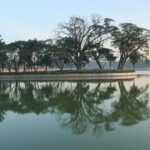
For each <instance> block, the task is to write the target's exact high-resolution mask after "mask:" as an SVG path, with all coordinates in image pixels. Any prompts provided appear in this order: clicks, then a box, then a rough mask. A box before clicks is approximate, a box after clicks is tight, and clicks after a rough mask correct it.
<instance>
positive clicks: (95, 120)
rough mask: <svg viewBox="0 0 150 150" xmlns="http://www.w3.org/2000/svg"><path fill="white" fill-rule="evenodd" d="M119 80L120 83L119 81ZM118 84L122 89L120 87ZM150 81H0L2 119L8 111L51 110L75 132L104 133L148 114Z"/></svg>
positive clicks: (133, 122)
mask: <svg viewBox="0 0 150 150" xmlns="http://www.w3.org/2000/svg"><path fill="white" fill-rule="evenodd" d="M117 83H118V84H117ZM118 88H119V91H120V92H119V91H118V90H117V89H118ZM148 89H149V87H148V85H145V86H144V87H138V86H136V85H135V84H134V83H133V85H132V86H130V87H129V88H127V87H126V86H125V82H123V81H118V82H101V81H97V82H95V83H91V82H82V81H80V82H29V81H28V82H0V121H3V120H4V118H5V114H6V113H7V111H13V112H17V113H20V114H24V113H35V114H37V115H38V114H44V113H52V114H55V115H56V116H57V117H58V120H59V122H60V124H61V127H63V128H68V129H71V130H72V132H73V133H75V134H83V133H85V132H92V133H93V134H96V135H97V134H98V135H99V134H102V133H103V132H104V131H113V130H115V124H116V123H119V124H122V125H125V126H129V125H133V124H136V123H138V122H140V121H142V120H145V119H147V118H149V116H150V109H149V107H148V102H149V93H148Z"/></svg>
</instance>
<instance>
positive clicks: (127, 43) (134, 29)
mask: <svg viewBox="0 0 150 150" xmlns="http://www.w3.org/2000/svg"><path fill="white" fill-rule="evenodd" d="M149 39H150V31H149V30H147V29H144V28H140V27H138V26H136V25H134V24H131V23H123V24H121V25H120V28H116V30H113V32H112V44H113V46H115V47H116V48H118V49H119V53H120V60H119V64H118V69H120V70H122V69H123V68H124V65H125V63H126V60H127V59H128V58H129V57H130V56H131V55H133V54H135V53H136V52H139V51H142V52H143V53H146V54H148V51H149V43H148V42H149Z"/></svg>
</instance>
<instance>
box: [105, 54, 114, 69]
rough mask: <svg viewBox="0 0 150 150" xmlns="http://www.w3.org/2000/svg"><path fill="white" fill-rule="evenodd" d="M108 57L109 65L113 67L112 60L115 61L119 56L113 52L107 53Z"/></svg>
mask: <svg viewBox="0 0 150 150" xmlns="http://www.w3.org/2000/svg"><path fill="white" fill-rule="evenodd" d="M106 59H107V61H108V62H109V67H110V69H111V65H112V62H115V60H116V59H117V57H115V56H114V54H113V53H109V54H108V55H106Z"/></svg>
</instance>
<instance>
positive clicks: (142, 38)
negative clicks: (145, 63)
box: [0, 15, 150, 72]
mask: <svg viewBox="0 0 150 150" xmlns="http://www.w3.org/2000/svg"><path fill="white" fill-rule="evenodd" d="M113 22H114V20H113V19H110V18H104V19H102V18H101V17H100V16H99V15H93V16H92V17H91V18H90V19H89V20H87V19H84V18H82V17H77V16H73V17H71V18H70V19H69V20H68V21H67V22H66V23H63V24H59V25H58V29H57V37H56V38H55V39H53V40H52V39H47V40H43V41H39V40H37V39H34V40H28V41H16V42H13V43H8V44H6V43H5V42H4V41H3V40H2V39H0V67H1V71H2V72H3V70H4V68H5V69H8V71H9V72H11V71H15V72H18V71H19V70H20V68H21V70H22V71H24V72H26V71H29V70H30V71H38V69H39V68H42V70H44V71H47V70H48V68H51V67H55V68H56V67H57V68H58V69H59V70H61V71H63V69H64V67H66V66H71V67H75V68H76V69H77V70H81V69H83V68H84V67H85V65H86V64H87V63H89V62H90V61H91V60H93V61H95V62H96V63H97V65H98V67H99V69H100V70H102V69H104V65H102V64H105V63H109V64H110V68H111V65H112V63H113V62H115V60H116V58H117V57H118V59H119V63H118V69H119V70H122V69H123V68H124V65H125V63H126V61H127V60H131V63H132V64H133V67H134V66H135V64H136V63H137V62H138V61H139V60H140V59H147V56H148V53H149V39H150V31H149V30H148V29H144V28H141V27H138V26H137V25H135V24H132V23H122V24H120V25H119V26H114V25H113ZM108 43H109V44H110V45H111V46H112V47H114V48H115V49H116V50H117V51H118V53H119V55H118V56H117V57H116V56H115V55H114V50H113V48H112V49H110V48H108V47H107V46H106V45H108Z"/></svg>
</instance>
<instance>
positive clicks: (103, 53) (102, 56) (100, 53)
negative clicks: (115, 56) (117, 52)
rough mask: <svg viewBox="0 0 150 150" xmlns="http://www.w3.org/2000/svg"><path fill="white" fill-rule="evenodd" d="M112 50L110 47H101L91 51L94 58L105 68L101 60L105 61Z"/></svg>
mask: <svg viewBox="0 0 150 150" xmlns="http://www.w3.org/2000/svg"><path fill="white" fill-rule="evenodd" d="M111 52H112V50H111V49H108V48H100V49H96V50H92V51H91V55H92V57H91V58H92V59H94V60H95V61H96V63H97V65H98V67H99V69H103V67H102V64H101V61H105V60H106V59H107V57H108V56H109V55H111Z"/></svg>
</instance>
